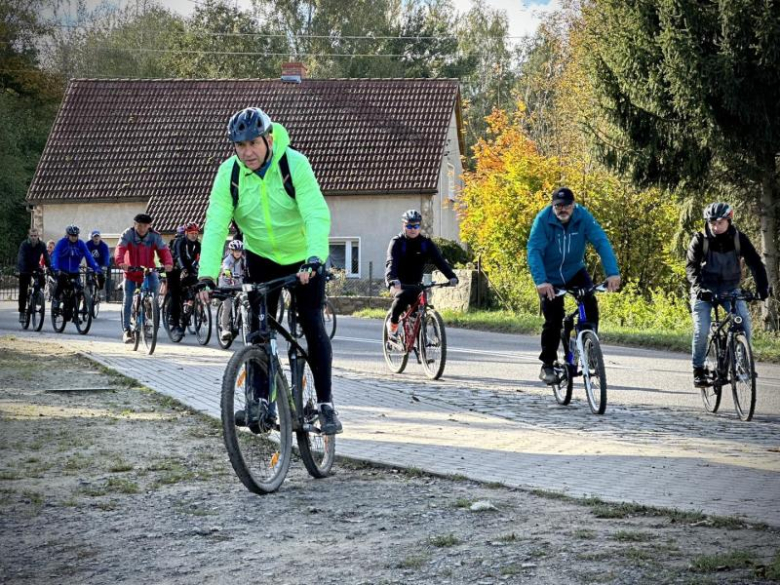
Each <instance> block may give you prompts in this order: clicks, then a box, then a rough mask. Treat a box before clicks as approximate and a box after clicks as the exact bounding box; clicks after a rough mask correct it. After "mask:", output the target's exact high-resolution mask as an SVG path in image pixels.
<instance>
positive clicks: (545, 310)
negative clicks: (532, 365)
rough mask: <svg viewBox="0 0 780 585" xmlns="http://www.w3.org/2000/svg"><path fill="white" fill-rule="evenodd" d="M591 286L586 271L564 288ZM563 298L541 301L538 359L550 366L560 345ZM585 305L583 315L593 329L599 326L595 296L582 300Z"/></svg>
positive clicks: (556, 357)
mask: <svg viewBox="0 0 780 585" xmlns="http://www.w3.org/2000/svg"><path fill="white" fill-rule="evenodd" d="M590 286H593V281H592V280H591V279H590V275H589V274H588V272H587V271H586V270H584V269H583V270H580V271H579V272H578V273H577V274H575V275H574V276H573V277H572V279H571V280H570V281H569V282H567V283H566V286H565V288H588V287H590ZM563 299H564V297H555V298H554V299H553V300H551V301H550V300H547V299H546V298H543V299H542V314H543V315H544V325H543V326H542V353H541V354H539V359H540V360H542V363H545V364H552V363H553V362H554V361H555V360H557V359H558V346H559V345H560V343H561V329H562V327H563V318H564V317H565V316H566V315H565V311H564V305H563ZM583 304H584V305H585V315H587V317H588V323H590V324H591V325H593V328H594V329H597V328H598V324H599V304H598V302H597V301H596V295H593V294H591V295H588V296H586V297H585V298H584V299H583Z"/></svg>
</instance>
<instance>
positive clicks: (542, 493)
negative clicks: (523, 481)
mask: <svg viewBox="0 0 780 585" xmlns="http://www.w3.org/2000/svg"><path fill="white" fill-rule="evenodd" d="M531 493H532V494H533V495H535V496H538V497H540V498H545V499H547V500H562V501H564V502H573V501H576V499H575V498H572V497H571V496H567V495H566V494H564V493H562V492H555V491H552V490H542V489H533V490H531Z"/></svg>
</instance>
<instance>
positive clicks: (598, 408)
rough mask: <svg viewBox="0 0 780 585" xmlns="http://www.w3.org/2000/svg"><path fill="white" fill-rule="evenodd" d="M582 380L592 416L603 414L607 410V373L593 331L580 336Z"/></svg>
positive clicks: (597, 340)
mask: <svg viewBox="0 0 780 585" xmlns="http://www.w3.org/2000/svg"><path fill="white" fill-rule="evenodd" d="M581 364H582V378H583V381H584V382H585V394H586V396H587V397H588V405H589V406H590V411H591V412H592V413H593V414H604V411H605V410H606V409H607V373H606V369H605V368H604V355H603V354H602V353H601V344H600V343H599V338H598V337H597V336H596V334H595V333H594V332H593V331H585V332H583V334H582V359H581Z"/></svg>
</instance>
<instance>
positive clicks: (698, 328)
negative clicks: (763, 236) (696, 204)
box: [685, 203, 769, 387]
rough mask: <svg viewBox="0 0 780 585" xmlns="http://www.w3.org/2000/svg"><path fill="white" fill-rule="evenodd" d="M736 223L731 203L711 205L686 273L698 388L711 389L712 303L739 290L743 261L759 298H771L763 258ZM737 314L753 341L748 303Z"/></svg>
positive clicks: (695, 238) (691, 249)
mask: <svg viewBox="0 0 780 585" xmlns="http://www.w3.org/2000/svg"><path fill="white" fill-rule="evenodd" d="M733 219H734V209H733V208H732V207H731V205H729V204H728V203H712V204H710V205H708V206H707V207H706V209H705V210H704V220H705V224H704V232H698V233H697V234H695V235H694V236H693V239H692V240H691V243H690V245H689V246H688V259H687V263H686V266H685V273H686V275H687V277H688V282H690V283H691V308H692V310H693V315H692V316H693V343H692V346H693V347H692V353H693V359H692V361H693V384H694V386H699V387H701V386H706V385H707V377H706V375H705V371H704V360H705V354H706V352H707V335H708V334H709V331H710V323H711V322H712V301H713V300H714V298H715V297H716V296H720V295H723V294H728V293H730V292H732V291H734V290H736V289H737V288H739V283H740V281H741V280H742V266H741V263H740V258H744V260H745V263H746V264H747V265H748V267H749V268H750V271H751V272H752V273H753V278H754V279H755V281H756V294H758V296H759V297H760V298H761V300H764V299H766V298H767V297H768V296H769V280H768V278H767V274H766V268H765V267H764V263H763V262H762V261H761V256H759V254H758V252H756V249H755V248H754V247H753V244H752V243H751V242H750V239H749V238H748V237H747V236H746V235H745V234H743V233H742V232H740V231H738V230H737V228H736V227H734V225H733V224H732V221H733ZM728 305H729V303H728V302H727V303H725V308H727V309H728ZM737 312H738V313H739V314H740V316H741V317H742V323H743V325H744V327H745V333H746V334H747V336H748V338H750V333H751V326H750V313H749V312H748V309H747V304H746V303H745V301H738V302H737Z"/></svg>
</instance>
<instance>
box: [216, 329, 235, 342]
mask: <svg viewBox="0 0 780 585" xmlns="http://www.w3.org/2000/svg"><path fill="white" fill-rule="evenodd" d="M231 337H233V336H232V335H231V334H230V331H223V332H222V334H221V335H220V336H219V338H220V339H221V340H222V343H227V342H228V341H230V338H231Z"/></svg>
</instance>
